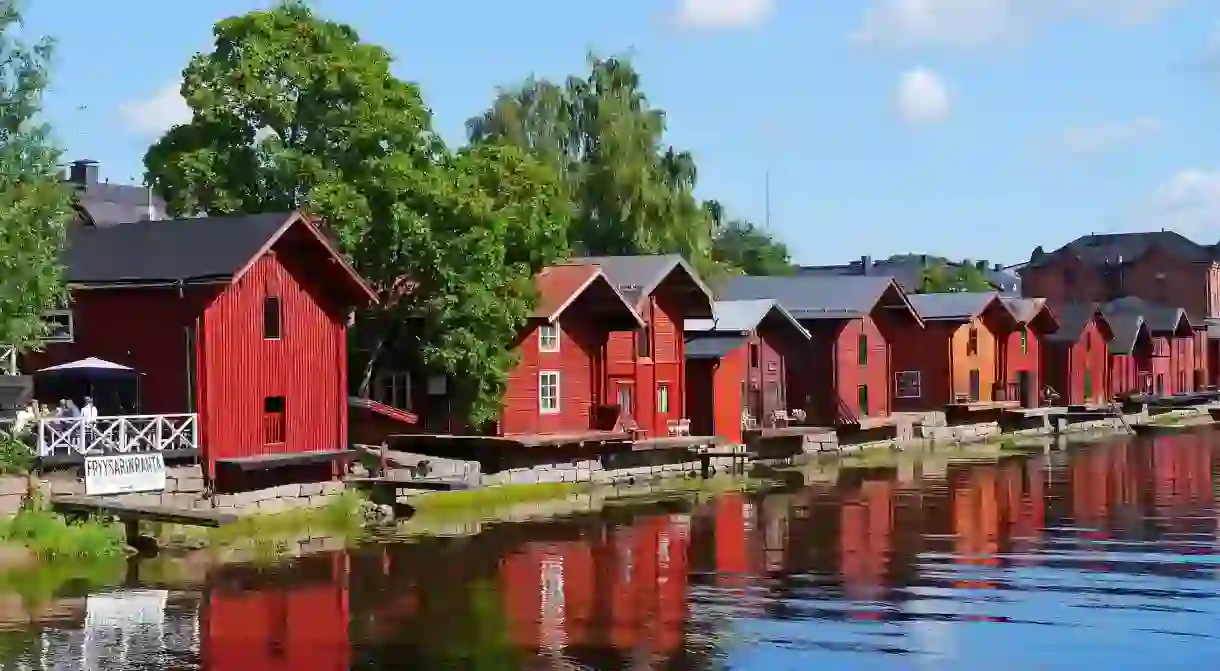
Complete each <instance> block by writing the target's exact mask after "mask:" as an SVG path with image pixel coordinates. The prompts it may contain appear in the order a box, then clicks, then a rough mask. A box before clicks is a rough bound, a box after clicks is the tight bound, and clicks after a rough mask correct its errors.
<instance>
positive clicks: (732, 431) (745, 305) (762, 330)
mask: <svg viewBox="0 0 1220 671" xmlns="http://www.w3.org/2000/svg"><path fill="white" fill-rule="evenodd" d="M714 310H715V317H714V318H712V319H688V320H686V326H685V330H686V380H687V384H688V388H689V392H688V393H687V398H686V409H687V414H688V415H689V416H690V420H691V431H692V433H695V434H697V435H703V436H721V437H723V438H725V439H726V440H728V441H729V442H730V443H734V444H736V443H741V442H742V429H743V424H744V421H743V420H744V418H745V417H746V415H748V416H749V417H751V418H753V419H754V420H757V421H758V422H759V424H760V425H769V418H774V417H775V416H776V413H780V414H782V415H783V416H785V417H786V416H787V415H788V409H789V408H788V391H787V390H788V375H789V363H788V359H789V357H799V356H801V354H802V353H803V351H804V350H805V349H806V348H807V347H808V346H809V339H810V336H809V332H808V331H806V330H805V328H804V327H803V326H801V324H800V322H798V321H796V319H795V318H794V317H793V316H792V315H791V314H789V313H788V311H787V310H785V309H784V308H783V306H781V305H779V304H778V303H776V302H775V301H773V300H768V299H763V300H745V301H717V302H716V304H715V306H714Z"/></svg>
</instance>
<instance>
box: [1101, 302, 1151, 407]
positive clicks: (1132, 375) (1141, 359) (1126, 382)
mask: <svg viewBox="0 0 1220 671" xmlns="http://www.w3.org/2000/svg"><path fill="white" fill-rule="evenodd" d="M1106 321H1108V322H1109V323H1110V328H1111V330H1112V331H1113V332H1114V338H1113V339H1112V340H1110V344H1109V350H1110V370H1109V372H1108V377H1109V379H1110V395H1111V396H1114V397H1120V396H1124V395H1128V394H1151V393H1152V388H1153V387H1152V352H1153V341H1152V332H1151V331H1149V330H1148V322H1146V321H1144V316H1143V315H1141V314H1139V313H1134V312H1121V311H1115V312H1107V314H1106Z"/></svg>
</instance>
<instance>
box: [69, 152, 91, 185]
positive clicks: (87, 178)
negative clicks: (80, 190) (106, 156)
mask: <svg viewBox="0 0 1220 671" xmlns="http://www.w3.org/2000/svg"><path fill="white" fill-rule="evenodd" d="M97 166H98V163H97V161H94V160H92V159H88V158H82V159H80V160H78V161H72V163H71V167H70V168H69V169H68V181H69V182H72V183H73V184H79V185H81V186H89V185H91V184H97V172H98V168H97Z"/></svg>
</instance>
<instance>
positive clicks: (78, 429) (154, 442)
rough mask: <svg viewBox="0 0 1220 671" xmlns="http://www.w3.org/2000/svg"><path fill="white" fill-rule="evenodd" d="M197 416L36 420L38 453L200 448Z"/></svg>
mask: <svg viewBox="0 0 1220 671" xmlns="http://www.w3.org/2000/svg"><path fill="white" fill-rule="evenodd" d="M198 426H199V419H198V417H197V416H196V415H195V414H194V413H190V414H182V415H115V416H102V417H98V418H97V419H94V420H92V421H88V420H85V419H84V418H82V417H48V418H46V419H40V420H38V455H39V456H41V457H49V456H66V455H70V454H79V455H86V454H114V453H118V454H123V453H127V452H165V451H169V450H190V449H198V447H199V429H198Z"/></svg>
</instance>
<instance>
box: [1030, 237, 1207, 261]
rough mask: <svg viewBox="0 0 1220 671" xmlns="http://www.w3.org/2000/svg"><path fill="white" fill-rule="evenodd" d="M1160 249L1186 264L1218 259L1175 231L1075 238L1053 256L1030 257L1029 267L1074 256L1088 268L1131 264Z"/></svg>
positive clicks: (1039, 250)
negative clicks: (1150, 250) (1058, 258)
mask: <svg viewBox="0 0 1220 671" xmlns="http://www.w3.org/2000/svg"><path fill="white" fill-rule="evenodd" d="M1154 246H1155V247H1159V248H1161V249H1163V250H1165V251H1167V252H1169V253H1171V254H1174V255H1175V256H1178V257H1180V258H1181V259H1182V260H1184V261H1211V260H1214V259H1216V258H1217V255H1216V249H1215V248H1214V247H1212V246H1210V245H1200V244H1199V243H1197V242H1195V241H1194V240H1191V239H1190V238H1187V237H1185V236H1183V235H1181V234H1179V233H1175V232H1173V231H1146V232H1142V233H1104V234H1100V235H1098V234H1090V235H1085V236H1081V237H1079V238H1076V239H1075V240H1073V241H1071V242H1069V243H1068V244H1066V245H1064V246H1062V247H1060V248H1059V249H1056V250H1055V251H1053V252H1049V253H1047V252H1043V251H1042V248H1041V247H1038V248H1037V249H1035V250H1034V253H1033V254H1031V255H1030V258H1029V263H1028V264H1026V267H1029V268H1035V267H1038V266H1041V265H1044V264H1046V263H1048V262H1050V261H1051V260H1052V258H1054V257H1057V256H1060V255H1063V254H1072V255H1074V256H1076V257H1077V258H1079V259H1080V260H1081V262H1083V263H1085V264H1088V265H1095V266H1097V265H1104V264H1119V263H1131V262H1133V261H1135V260H1137V259H1139V258H1140V257H1141V256H1143V255H1144V254H1146V253H1147V252H1148V250H1149V249H1152V248H1153V247H1154Z"/></svg>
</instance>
